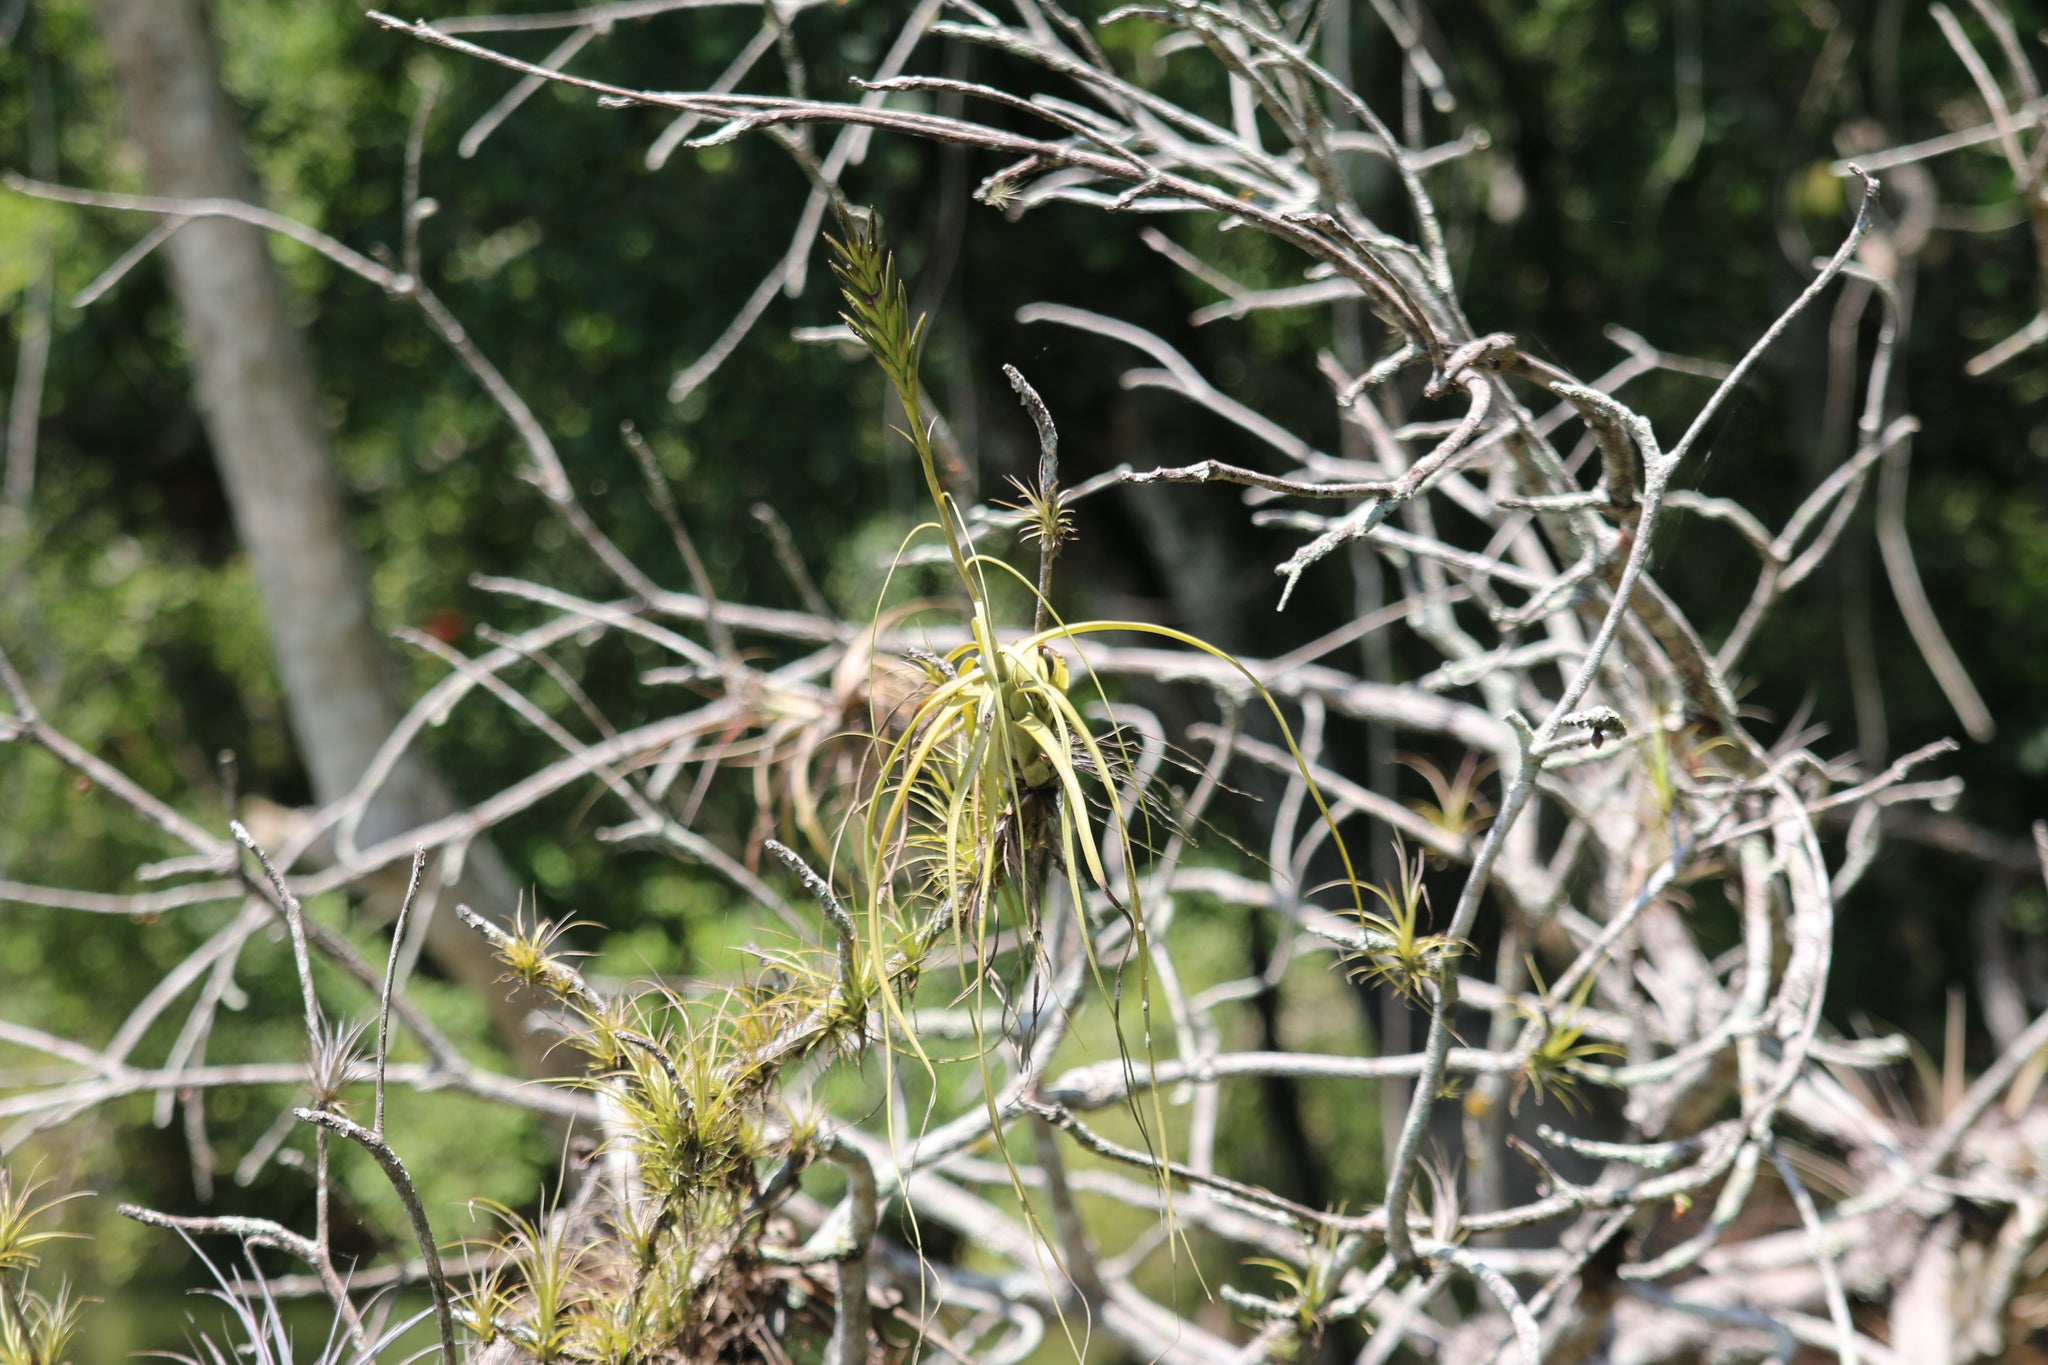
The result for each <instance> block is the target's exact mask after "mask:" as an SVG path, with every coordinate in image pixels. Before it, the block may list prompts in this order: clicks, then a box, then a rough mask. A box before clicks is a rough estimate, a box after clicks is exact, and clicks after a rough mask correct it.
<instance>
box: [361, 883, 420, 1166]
mask: <svg viewBox="0 0 2048 1365" xmlns="http://www.w3.org/2000/svg"><path fill="white" fill-rule="evenodd" d="M426 870H427V850H426V849H425V848H424V847H415V848H414V849H413V852H412V875H411V877H409V878H408V879H407V880H406V884H405V900H404V901H403V902H402V903H401V904H400V905H399V907H398V918H397V919H396V920H395V921H393V922H392V925H391V952H390V954H389V956H387V957H386V958H385V960H384V989H383V991H382V992H380V993H379V995H378V1000H377V1106H376V1111H375V1117H374V1118H373V1119H372V1120H371V1123H370V1131H371V1132H373V1133H375V1134H376V1135H377V1136H378V1137H383V1136H384V1067H385V1064H386V1063H387V1062H388V1061H389V1060H390V1057H391V994H392V991H393V990H394V988H395V987H396V986H397V984H398V951H399V949H400V947H401V946H403V945H404V943H405V928H406V925H407V923H409V922H410V921H411V919H412V907H413V905H414V903H415V902H416V901H418V900H419V895H420V878H421V876H422V875H424V874H425V872H426Z"/></svg>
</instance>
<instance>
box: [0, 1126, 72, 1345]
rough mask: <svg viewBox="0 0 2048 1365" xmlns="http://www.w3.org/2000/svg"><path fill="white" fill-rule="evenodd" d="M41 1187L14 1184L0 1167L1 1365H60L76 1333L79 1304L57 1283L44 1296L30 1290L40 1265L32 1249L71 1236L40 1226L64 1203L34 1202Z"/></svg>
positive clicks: (38, 1255) (65, 1286)
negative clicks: (34, 1274) (30, 1278)
mask: <svg viewBox="0 0 2048 1365" xmlns="http://www.w3.org/2000/svg"><path fill="white" fill-rule="evenodd" d="M41 1188H42V1184H41V1182H39V1181H35V1180H26V1181H23V1180H17V1179H16V1178H15V1176H14V1175H13V1174H12V1173H11V1172H9V1171H8V1169H7V1168H6V1167H5V1166H0V1365H59V1362H61V1361H62V1360H63V1359H64V1353H65V1351H66V1350H67V1349H69V1347H70V1345H71V1339H72V1337H73V1336H75V1335H76V1334H77V1331H78V1319H79V1314H80V1312H81V1311H82V1310H83V1308H84V1300H82V1299H80V1298H78V1296H76V1295H75V1294H73V1293H72V1292H71V1286H70V1285H69V1284H65V1283H61V1282H60V1283H59V1284H58V1285H57V1287H56V1288H55V1289H54V1290H51V1291H49V1292H48V1293H44V1292H42V1291H40V1290H36V1289H31V1288H29V1284H28V1281H29V1273H30V1272H31V1271H33V1270H34V1269H35V1268H36V1267H37V1266H39V1265H41V1264H42V1255H41V1253H40V1252H39V1251H37V1248H38V1247H40V1246H42V1245H44V1244H45V1243H47V1242H50V1241H53V1240H55V1239H57V1238H59V1237H65V1236H69V1235H71V1234H68V1233H63V1232H55V1231H50V1230H47V1229H45V1228H43V1227H42V1226H41V1224H43V1223H44V1221H45V1220H46V1218H47V1215H49V1214H50V1213H51V1212H52V1211H53V1210H55V1209H56V1207H57V1206H58V1205H59V1204H62V1203H63V1202H64V1200H65V1199H68V1198H74V1197H75V1196H72V1195H65V1196H62V1197H60V1198H56V1199H47V1200H44V1201H43V1202H42V1203H40V1204H39V1203H37V1202H35V1198H36V1194H37V1192H38V1191H39V1190H40V1189H41Z"/></svg>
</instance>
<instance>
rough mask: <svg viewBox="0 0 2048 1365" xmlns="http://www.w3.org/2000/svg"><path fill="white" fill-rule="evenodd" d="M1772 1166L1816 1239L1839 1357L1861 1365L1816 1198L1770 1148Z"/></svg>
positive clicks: (1846, 1301) (1846, 1362) (1844, 1364)
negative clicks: (1814, 1199) (1814, 1198)
mask: <svg viewBox="0 0 2048 1365" xmlns="http://www.w3.org/2000/svg"><path fill="white" fill-rule="evenodd" d="M1770 1149H1771V1163H1772V1164H1773V1165H1775V1166H1776V1167H1777V1168H1778V1178H1779V1179H1781V1180H1783V1181H1784V1182H1785V1189H1786V1192H1787V1193H1789V1194H1790V1195H1791V1196H1792V1203H1793V1205H1794V1206H1795V1207H1796V1208H1797V1209H1798V1210H1799V1221H1800V1222H1802V1223H1804V1224H1805V1225H1806V1232H1807V1235H1808V1236H1809V1237H1811V1238H1812V1239H1813V1259H1814V1263H1815V1264H1816V1265H1818V1266H1819V1267H1820V1274H1821V1283H1822V1284H1824V1285H1825V1286H1826V1287H1827V1296H1828V1318H1829V1320H1830V1321H1832V1322H1833V1323H1834V1324H1835V1341H1836V1346H1835V1350H1836V1354H1837V1356H1838V1357H1839V1359H1840V1360H1841V1363H1842V1365H1860V1358H1859V1357H1858V1356H1857V1354H1856V1325H1855V1323H1854V1321H1853V1320H1852V1319H1851V1318H1850V1316H1849V1299H1848V1296H1847V1295H1846V1294H1844V1293H1843V1292H1842V1275H1841V1271H1840V1270H1838V1269H1837V1268H1836V1266H1835V1258H1834V1257H1833V1255H1831V1254H1830V1253H1829V1251H1828V1247H1827V1240H1826V1238H1825V1236H1824V1235H1823V1233H1822V1231H1821V1222H1820V1211H1819V1210H1818V1209H1816V1208H1815V1207H1814V1205H1813V1196H1812V1195H1811V1194H1809V1193H1808V1192H1807V1189H1806V1183H1805V1182H1804V1181H1802V1180H1801V1179H1800V1178H1799V1172H1798V1171H1796V1170H1794V1169H1793V1168H1792V1163H1791V1162H1790V1161H1789V1160H1787V1159H1786V1157H1785V1154H1784V1153H1783V1152H1782V1151H1780V1150H1779V1149H1778V1144H1777V1143H1775V1142H1773V1143H1771V1144H1770Z"/></svg>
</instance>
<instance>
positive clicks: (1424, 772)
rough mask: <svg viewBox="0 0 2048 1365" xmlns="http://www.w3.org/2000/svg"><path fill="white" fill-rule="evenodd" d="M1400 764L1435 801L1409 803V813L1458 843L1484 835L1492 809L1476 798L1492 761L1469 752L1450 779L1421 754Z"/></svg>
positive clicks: (1491, 815) (1409, 757) (1405, 756)
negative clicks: (1424, 784)
mask: <svg viewBox="0 0 2048 1365" xmlns="http://www.w3.org/2000/svg"><path fill="white" fill-rule="evenodd" d="M1400 762H1401V764H1402V766H1404V767H1406V768H1408V769H1409V770H1411V771H1412V772H1414V773H1416V774H1417V775H1418V776H1420V777H1421V778H1422V780H1423V781H1424V782H1427V783H1428V784H1429V790H1430V794H1431V795H1432V796H1434V797H1435V798H1436V799H1435V800H1434V801H1419V800H1418V801H1410V802H1408V809H1410V810H1412V811H1414V812H1415V813H1416V814H1417V815H1419V816H1421V817H1422V818H1423V819H1425V820H1427V821H1429V823H1430V824H1432V825H1435V826H1436V827H1437V828H1438V829H1440V830H1442V831H1443V832H1444V833H1445V834H1446V835H1448V836H1449V837H1450V838H1452V839H1454V840H1456V841H1458V842H1460V843H1463V842H1465V841H1466V840H1469V839H1471V838H1473V837H1475V836H1477V835H1479V834H1480V833H1482V832H1484V831H1485V829H1486V825H1487V822H1488V821H1490V820H1492V819H1493V807H1492V806H1490V805H1488V804H1487V802H1486V801H1485V799H1484V798H1483V797H1481V796H1480V795H1479V784H1480V783H1482V782H1484V781H1485V780H1486V778H1487V775H1488V774H1490V773H1491V772H1492V771H1493V769H1494V762H1493V760H1492V759H1490V758H1484V759H1483V758H1481V757H1480V756H1479V754H1478V753H1477V752H1476V751H1474V750H1470V749H1468V750H1466V751H1465V757H1464V759H1463V760H1462V761H1460V762H1459V764H1458V771H1457V772H1456V773H1455V774H1454V775H1452V776H1450V777H1445V776H1444V771H1443V769H1441V768H1439V767H1437V766H1436V764H1434V763H1432V762H1430V761H1429V760H1428V759H1427V758H1424V757H1423V756H1422V755H1420V754H1402V755H1401V756H1400ZM1437 865H1441V864H1440V862H1439V863H1438V864H1437Z"/></svg>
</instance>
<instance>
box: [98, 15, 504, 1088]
mask: <svg viewBox="0 0 2048 1365" xmlns="http://www.w3.org/2000/svg"><path fill="white" fill-rule="evenodd" d="M98 9H99V18H100V27H101V30H102V32H103V33H104V35H105V37H106V43H107V51H108V55H109V57H110V59H111V61H112V64H113V70H114V78H115V83H116V85H117V86H118V88H119V89H120V92H121V95H122V98H123V101H124V103H125V104H126V106H127V114H128V122H129V126H130V129H131V132H132V134H133V136H134V139H135V141H136V143H137V145H138V146H139V147H140V149H141V152H142V160H143V166H144V170H145V173H146V175H147V177H148V180H149V183H150V188H151V190H152V191H153V192H154V193H157V194H160V195H166V196H174V197H179V198H200V197H224V198H230V199H240V200H245V201H248V202H251V203H256V202H260V197H259V195H258V193H257V189H256V184H255V181H254V177H253V176H252V174H251V172H250V170H249V167H248V164H247V162H246V161H245V159H244V156H243V149H242V143H241V134H240V130H239V127H238V124H237V120H236V117H235V113H234V110H233V108H232V107H231V106H230V104H229V102H228V97H227V94H226V92H225V90H224V89H223V88H222V86H221V82H220V74H219V63H218V59H217V55H216V51H215V45H214V37H213V31H212V28H211V25H210V24H209V22H208V17H207V13H206V7H205V4H204V0H99V6H98ZM164 250H165V252H166V254H167V255H168V257H169V261H170V273H171V285H172V290H173V293H174V295H175V296H176V298H177V300H178V306H179V310H180V312H181V313H182V315H183V319H184V327H185V335H186V339H187V342H188V344H189V348H190V351H191V355H192V365H193V370H194V375H195V378H196V380H197V384H198V391H199V405H200V409H201V414H202V416H203V418H204V420H205V424H206V431H207V436H208V438H209V440H210V443H211V445H212V447H213V454H214V459H215V462H216V463H217V464H218V466H219V469H220V475H221V482H222V483H223V484H224V485H225V487H226V489H227V495H228V501H229V504H230V506H231V507H232V508H233V511H234V518H235V526H236V529H237V531H238V532H239V534H240V536H241V541H242V545H243V547H244V548H245V549H246V550H247V552H248V555H249V558H250V561H251V563H252V565H253V567H254V569H255V572H256V581H257V585H258V588H259V590H260V591H261V593H262V598H263V607H264V611H265V613H266V615H267V617H268V619H269V627H270V640H271V648H272V651H273V652H274V653H275V655H276V658H277V667H278V671H279V673H280V675H281V676H282V679H283V683H284V694H285V700H286V704H287V707H288V708H289V712H290V716H291V723H292V731H293V734H294V736H295V737H296V739H297V741H298V749H299V754H300V757H301V759H302V761H303V762H304V763H305V765H306V768H307V771H308V773H309V774H310V776H311V779H312V786H313V792H314V796H315V798H316V799H317V800H318V801H319V802H320V803H321V804H323V805H324V804H326V803H328V802H331V801H334V800H336V799H338V798H340V797H342V796H345V795H346V794H347V793H348V792H349V791H350V790H351V789H352V788H353V787H354V786H355V784H356V781H357V779H358V778H360V777H361V776H362V775H363V773H364V771H365V770H366V769H367V768H368V767H369V765H370V761H371V759H372V757H373V756H374V755H375V754H376V752H377V748H378V746H379V745H380V744H382V743H383V741H384V739H385V737H386V736H388V735H389V734H390V733H391V731H392V729H393V727H394V726H395V725H396V724H397V722H398V719H399V717H400V715H401V707H400V704H399V700H398V697H399V689H398V686H397V679H396V676H395V672H394V670H393V668H392V664H391V660H390V659H389V658H388V656H387V655H386V652H385V646H384V641H383V639H382V637H381V636H380V635H379V633H378V632H377V630H376V628H375V626H374V624H373V623H372V621H371V619H370V602H369V587H368V580H367V578H366V576H365V574H364V571H363V565H362V562H361V560H360V559H359V558H358V557H357V554H356V551H355V546H354V544H353V542H352V541H351V539H350V534H349V526H348V518H347V514H346V510H345V508H344V505H343V498H342V488H341V481H340V478H339V476H338V475H337V473H336V471H335V466H334V460H333V458H332V453H331V451H330V449H329V442H328V436H327V432H326V430H325V429H324V427H323V425H322V422H321V419H320V413H319V405H318V390H317V386H316V384H315V382H314V376H313V366H312V361H311V358H310V355H309V352H308V349H307V346H306V339H305V337H304V336H303V335H302V334H301V332H300V330H299V328H298V326H297V325H296V324H295V323H294V322H293V321H292V319H291V317H290V314H289V311H288V308H287V299H286V296H285V289H284V282H283V280H282V279H281V277H280V276H279V273H278V270H277V266H276V263H275V262H274V261H273V260H272V258H271V255H270V248H269V243H268V242H267V241H266V240H265V239H264V234H263V233H262V232H261V231H260V230H258V229H256V228H254V227H251V226H248V225H247V224H244V223H238V222H232V221H229V220H227V219H223V218H204V219H200V220H197V221H195V222H193V223H190V224H188V225H187V226H186V227H185V228H184V229H183V230H182V231H180V232H179V233H178V234H177V235H176V236H174V237H172V238H171V240H170V242H169V243H168V244H167V245H166V247H165V248H164ZM453 809H455V806H454V802H453V799H452V798H451V796H450V795H449V793H448V791H447V789H446V788H445V787H444V786H443V785H442V784H441V782H440V781H439V779H438V778H437V777H436V775H435V774H434V773H433V772H432V771H431V770H430V769H429V768H428V766H427V765H426V764H425V763H424V762H423V761H420V760H418V759H414V758H408V760H407V761H406V762H404V763H402V764H401V765H400V766H399V768H398V770H397V771H396V772H394V773H393V774H392V777H391V780H390V781H389V782H387V783H386V784H385V786H384V788H383V790H382V792H381V793H380V795H379V797H378V798H377V801H376V802H375V804H374V805H373V807H372V808H371V809H370V810H369V811H368V812H366V814H365V817H364V820H363V823H362V827H361V839H362V841H363V842H364V843H365V844H368V843H373V842H375V841H377V840H379V839H382V838H386V837H389V836H391V835H394V834H398V833H401V832H402V831H404V830H406V829H409V828H412V827H414V826H415V825H418V824H422V823H425V822H426V821H428V820H431V819H435V818H438V817H439V816H442V815H445V814H447V813H449V812H450V811H452V810H453ZM401 884H402V883H401ZM384 889H386V890H388V888H384ZM451 893H452V894H451ZM516 894H517V883H516V881H515V880H514V878H513V877H512V876H511V875H510V873H509V872H508V870H507V869H506V867H505V865H504V863H503V861H502V860H501V859H500V858H499V857H497V856H496V854H495V851H494V850H491V849H489V848H486V847H482V846H477V847H473V848H472V849H471V850H470V852H469V856H468V858H467V859H466V860H465V869H464V873H463V877H462V880H461V882H460V884H459V885H457V886H455V887H453V888H449V890H448V892H444V894H443V895H442V896H441V897H440V901H441V904H442V905H444V906H446V905H448V904H449V903H450V902H452V901H453V900H455V899H457V898H460V899H462V900H466V901H469V902H471V903H472V904H474V905H475V906H476V907H477V908H478V909H480V910H485V911H487V912H491V913H498V914H502V913H504V912H506V911H507V910H509V909H510V908H511V906H512V903H513V900H514V897H515V896H516ZM373 899H374V900H375V901H377V902H380V903H381V902H383V901H386V900H390V901H391V902H392V903H391V904H390V905H389V906H384V905H382V904H379V906H378V908H379V909H381V910H385V911H386V912H387V913H395V911H396V908H397V906H396V900H395V898H394V897H391V896H389V895H374V896H373ZM427 932H428V938H427V944H426V950H427V952H428V954H429V955H430V956H431V957H432V958H433V960H434V962H435V963H436V965H438V966H439V967H440V968H441V969H442V970H443V971H444V972H446V973H447V974H448V975H449V976H451V977H453V978H455V979H457V980H459V981H461V982H463V983H465V984H467V985H469V986H470V987H471V988H473V989H476V990H479V991H483V992H484V993H485V995H486V997H487V998H488V999H489V1000H490V1001H491V1004H492V1008H493V1010H494V1011H495V1020H496V1024H497V1028H498V1032H499V1034H500V1040H501V1041H502V1042H503V1043H504V1044H505V1046H506V1047H507V1048H509V1049H510V1050H511V1051H512V1053H513V1054H514V1056H515V1057H517V1058H518V1059H519V1061H520V1063H521V1064H522V1066H523V1067H524V1068H525V1069H526V1070H527V1071H528V1072H529V1074H532V1073H534V1072H536V1071H537V1070H538V1068H539V1065H540V1061H541V1057H540V1050H539V1047H538V1045H537V1043H536V1041H535V1040H534V1039H532V1038H531V1037H529V1036H528V1034H527V1032H526V1030H525V1029H524V1028H523V1027H522V1023H523V1020H524V1018H525V1014H526V1009H527V1005H526V1004H525V1003H523V1002H519V1001H508V1000H507V999H506V991H505V988H504V987H503V986H501V985H498V984H496V979H497V976H498V967H497V965H496V964H495V963H494V962H493V961H492V959H491V958H490V955H489V953H488V952H487V951H486V950H485V947H484V945H483V944H482V943H481V942H479V941H478V940H476V939H475V938H474V937H472V936H471V935H470V934H469V933H468V932H467V931H466V930H464V929H463V928H462V927H461V926H460V925H459V924H457V923H456V921H455V918H454V916H453V915H452V914H440V915H436V916H435V917H434V923H433V924H432V925H430V926H429V928H428V931H427Z"/></svg>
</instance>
